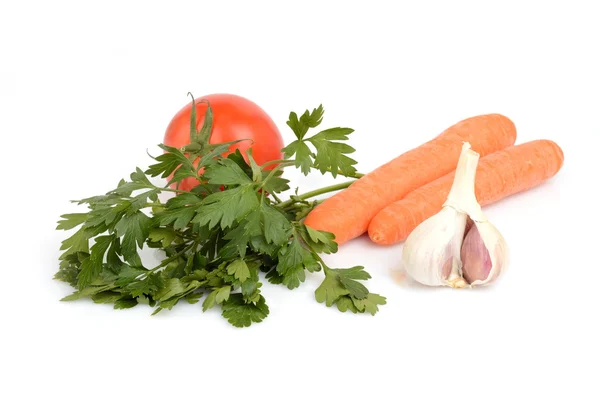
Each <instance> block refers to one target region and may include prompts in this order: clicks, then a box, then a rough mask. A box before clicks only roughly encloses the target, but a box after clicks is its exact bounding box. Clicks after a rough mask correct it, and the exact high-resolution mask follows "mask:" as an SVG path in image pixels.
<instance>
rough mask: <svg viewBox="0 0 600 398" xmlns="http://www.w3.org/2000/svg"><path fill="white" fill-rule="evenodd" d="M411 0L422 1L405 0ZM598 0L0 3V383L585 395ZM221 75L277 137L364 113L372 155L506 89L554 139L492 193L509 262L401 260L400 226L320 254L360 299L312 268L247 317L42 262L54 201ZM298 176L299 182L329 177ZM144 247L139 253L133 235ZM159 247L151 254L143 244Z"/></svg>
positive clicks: (143, 145) (134, 161) (275, 289)
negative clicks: (318, 113) (156, 300)
mask: <svg viewBox="0 0 600 398" xmlns="http://www.w3.org/2000/svg"><path fill="white" fill-rule="evenodd" d="M417 4H418V5H417ZM596 10H597V2H594V1H588V2H583V1H564V2H556V1H539V2H534V1H518V2H511V1H498V2H490V1H478V2H470V3H467V2H456V1H453V2H431V1H420V2H416V1H415V2H392V1H389V2H383V1H369V2H366V1H356V2H355V1H343V2H342V1H340V2H334V1H324V0H323V1H318V2H317V1H306V0H304V1H298V2H285V1H277V2H275V1H274V2H261V1H256V0H255V1H247V2H239V3H233V2H228V1H195V2H180V1H170V2H160V3H159V2H152V1H144V2H126V1H119V2H116V1H114V2H113V1H103V2H65V1H48V2H43V1H39V2H33V1H18V2H17V1H6V2H2V4H1V5H0V133H1V139H2V141H1V144H0V145H1V148H2V155H1V157H0V162H1V171H2V176H3V184H2V185H3V187H2V189H1V191H2V194H1V196H0V200H1V209H2V215H1V220H2V227H1V228H0V234H1V242H2V258H1V260H0V264H1V266H2V274H1V275H2V276H1V279H0V281H1V282H0V286H1V288H0V289H1V290H0V292H1V296H2V299H3V300H2V304H3V308H2V315H1V319H2V320H1V321H0V322H1V323H2V326H1V327H0V334H1V335H2V338H1V339H0V341H1V342H0V347H1V350H0V362H1V363H2V365H4V366H3V368H4V370H2V372H1V373H0V395H1V396H3V397H11V398H12V397H24V396H30V395H31V396H33V395H32V394H34V395H40V394H44V395H47V394H52V395H56V396H61V397H75V396H77V397H82V396H85V397H100V396H116V397H122V396H123V397H124V396H145V397H165V396H183V395H184V394H185V396H209V395H212V394H213V393H220V394H223V395H226V396H229V395H238V396H263V397H265V396H315V397H321V396H326V395H327V394H329V395H331V396H341V397H346V396H368V397H387V396H390V397H392V396H394V397H398V396H404V397H429V396H439V395H441V394H444V396H447V397H452V396H461V397H480V396H484V397H509V396H517V395H518V396H545V395H547V394H555V395H556V396H577V397H598V396H599V394H600V387H599V386H598V381H594V378H597V376H598V370H599V368H600V366H599V363H598V361H599V360H598V358H599V355H600V348H599V343H598V341H599V338H600V328H599V327H598V314H599V311H598V304H600V300H599V299H600V295H599V294H598V280H599V277H600V271H599V270H600V260H599V258H598V254H597V247H598V238H600V232H599V229H598V227H597V225H596V223H598V222H599V221H600V219H599V217H598V210H597V206H598V204H599V196H598V194H597V193H595V192H597V189H598V188H597V187H596V185H597V184H598V183H599V179H598V172H600V167H599V166H598V159H599V155H598V144H599V139H598V135H599V133H600V118H599V114H598V112H599V110H600V94H599V93H600V74H599V73H600V59H599V58H598V49H599V48H600V46H599V44H600V43H599V40H600V24H599V23H598V20H599V17H600V15H599V13H598V11H596ZM188 91H191V92H192V93H194V94H195V95H196V96H201V95H204V94H209V93H214V92H230V93H235V94H239V95H242V96H246V97H248V98H250V99H252V100H253V101H255V102H256V103H258V104H259V105H260V106H261V107H263V108H264V109H265V110H266V111H267V112H268V113H269V114H270V115H271V116H272V117H273V119H274V120H275V121H276V123H277V125H278V126H279V127H280V129H281V131H282V134H283V135H284V138H285V141H286V142H290V140H291V139H292V134H291V132H290V131H289V130H288V129H287V127H286V125H285V120H286V118H287V115H288V113H289V111H291V110H295V111H303V110H304V109H306V108H312V107H315V106H318V104H320V103H322V104H323V105H324V107H325V110H326V111H325V119H324V124H323V125H324V126H327V127H332V126H337V125H344V126H349V127H353V128H355V129H356V133H354V134H353V137H352V145H353V146H355V147H356V148H357V152H356V158H357V159H358V160H359V166H360V167H359V168H360V171H363V172H367V171H370V170H372V169H374V168H375V167H377V166H378V165H381V164H383V163H385V162H387V161H388V160H390V159H392V158H393V157H395V156H397V155H399V154H400V153H402V152H404V151H406V150H408V149H411V148H413V147H415V146H417V145H419V144H421V143H423V142H424V141H426V140H429V139H430V138H432V137H433V136H435V135H437V134H438V133H439V132H441V131H442V130H444V129H445V128H447V127H449V126H450V125H452V124H454V123H455V122H457V121H459V120H461V119H463V118H466V117H470V116H474V115H477V114H481V113H491V112H498V113H503V114H505V115H506V116H508V117H510V118H511V119H512V120H513V121H514V122H515V124H516V126H517V131H518V138H517V142H518V143H521V142H525V141H529V140H533V139H538V138H547V139H552V140H555V141H556V142H557V143H558V144H559V145H560V146H561V147H562V148H563V150H564V153H565V164H564V167H563V169H562V170H561V171H560V173H559V174H558V175H557V176H556V177H555V178H553V179H552V180H550V181H548V182H547V183H545V184H543V185H542V186H540V187H538V188H536V189H533V190H531V191H528V192H526V193H524V194H519V195H516V196H514V197H511V198H509V199H506V200H503V201H502V202H500V203H498V204H495V205H493V206H489V207H487V208H485V210H486V213H487V215H488V217H489V218H490V219H491V220H492V221H493V222H494V223H495V224H496V225H497V227H498V228H499V229H500V231H502V233H503V234H504V235H505V237H506V239H507V240H508V242H509V244H510V248H511V254H512V263H511V267H510V269H509V271H508V272H507V273H506V274H505V275H504V277H503V279H501V280H499V281H498V283H496V284H495V285H494V286H491V287H489V288H485V289H473V290H461V291H454V290H450V289H444V288H440V289H429V288H427V289H426V288H417V287H415V286H413V285H411V284H409V283H407V282H406V281H402V280H399V279H398V278H397V275H396V274H395V273H394V270H395V269H397V267H398V263H399V257H400V254H401V251H402V245H397V246H393V247H385V248H382V247H377V246H375V245H374V244H371V243H370V242H369V240H368V238H360V239H357V240H355V241H352V242H351V243H349V244H346V245H344V246H343V247H342V248H341V250H340V251H339V252H338V253H337V254H335V255H332V256H329V257H328V258H327V261H328V263H329V264H330V265H331V266H334V267H347V266H351V265H356V264H362V265H364V266H365V267H366V268H367V269H368V271H369V272H370V273H371V274H372V276H373V278H372V279H371V280H370V281H368V282H367V286H368V287H369V288H370V289H371V290H372V291H374V292H378V293H381V294H383V295H384V296H386V297H387V299H388V304H387V305H385V306H383V307H382V308H381V311H380V312H379V313H378V314H377V315H376V316H374V317H371V316H370V315H365V316H359V315H353V314H349V313H346V314H342V313H339V312H338V311H337V310H336V309H333V308H326V307H325V306H324V305H322V304H318V303H316V302H315V300H314V298H313V294H314V293H313V292H314V290H315V288H316V287H317V286H318V284H319V283H320V281H321V276H320V275H311V276H309V278H308V279H307V282H306V283H305V284H304V286H303V287H302V288H300V289H298V290H295V291H287V290H286V289H285V288H283V287H280V286H265V289H264V294H265V296H266V298H267V302H268V304H269V305H270V309H271V315H270V316H269V317H268V318H267V319H266V320H265V321H264V322H263V323H261V324H257V325H254V326H253V327H251V328H247V329H235V328H233V327H230V326H229V325H228V324H227V323H226V321H225V320H224V319H223V318H221V316H220V314H219V312H218V311H210V312H208V313H204V314H203V313H202V312H201V306H200V305H199V304H197V305H188V304H180V305H178V306H176V308H174V309H173V310H172V311H170V312H169V311H163V313H161V314H160V315H159V316H155V317H150V312H151V311H150V310H149V309H148V308H145V307H142V306H138V307H136V308H134V309H131V310H126V311H114V310H112V308H111V307H110V306H104V305H95V304H91V303H90V302H87V301H81V302H74V303H62V302H59V299H60V298H61V297H63V296H64V295H66V294H68V293H70V291H71V289H70V287H69V286H67V285H66V284H63V283H60V282H57V281H54V280H52V276H53V274H54V272H55V271H56V270H57V266H58V261H57V257H58V255H59V251H58V247H59V244H60V241H61V240H62V239H64V238H65V237H66V236H67V235H66V233H63V232H62V231H55V230H54V228H55V226H56V221H57V219H58V216H59V215H60V214H63V213H67V212H72V211H73V210H75V209H74V207H73V205H71V204H70V202H69V200H71V199H78V198H82V197H85V196H90V195H94V194H99V193H104V192H105V191H106V190H108V189H112V188H113V187H114V186H115V184H116V182H117V181H118V180H119V179H120V178H121V177H125V176H127V175H128V174H129V173H130V172H131V171H132V170H133V169H134V167H135V166H142V167H143V166H146V165H147V164H148V160H149V158H148V157H147V155H146V149H148V150H149V151H151V152H152V153H155V154H156V153H157V152H156V146H155V145H156V144H158V143H160V141H161V140H162V138H163V133H164V130H165V128H166V125H167V123H168V122H169V120H170V118H171V117H172V116H173V115H174V113H175V112H176V111H178V110H179V109H180V108H181V107H182V106H183V105H185V104H186V103H187V102H188V99H189V98H188V97H187V96H186V94H187V92H188ZM290 175H291V176H292V177H293V182H294V183H296V184H299V185H300V186H301V187H302V189H303V190H308V189H311V188H315V187H318V186H323V185H324V184H327V183H330V182H331V180H330V179H327V178H323V177H320V176H319V175H316V176H312V177H309V178H299V177H297V174H290ZM147 257H148V256H147ZM154 260H156V259H153V258H152V256H151V255H150V260H149V261H154Z"/></svg>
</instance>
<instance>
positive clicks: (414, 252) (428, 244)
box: [402, 207, 467, 286]
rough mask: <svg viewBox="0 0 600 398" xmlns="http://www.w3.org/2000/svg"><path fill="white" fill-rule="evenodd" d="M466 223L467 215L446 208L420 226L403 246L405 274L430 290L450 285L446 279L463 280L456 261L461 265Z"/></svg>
mask: <svg viewBox="0 0 600 398" xmlns="http://www.w3.org/2000/svg"><path fill="white" fill-rule="evenodd" d="M466 223H467V215H466V214H464V213H460V212H457V211H456V210H454V209H453V208H451V207H444V208H442V210H441V211H440V212H439V213H437V214H436V215H434V216H432V217H430V218H428V219H427V220H425V221H423V222H422V223H421V224H419V226H418V227H417V228H415V229H414V230H413V232H412V233H411V234H410V235H409V236H408V238H407V239H406V242H405V243H404V250H403V251H402V263H403V264H404V269H405V270H406V272H407V273H408V274H409V275H410V276H411V277H412V278H413V279H415V280H416V281H417V282H419V283H421V284H423V285H428V286H442V285H448V284H449V282H447V280H446V279H447V278H449V277H450V275H452V278H453V279H462V276H461V275H460V266H457V264H456V261H459V262H460V248H461V245H462V240H463V235H464V231H465V226H466ZM407 247H408V248H409V249H408V250H407ZM445 264H446V267H444V265H445ZM448 264H450V266H448ZM444 274H445V275H444ZM459 283H460V282H459Z"/></svg>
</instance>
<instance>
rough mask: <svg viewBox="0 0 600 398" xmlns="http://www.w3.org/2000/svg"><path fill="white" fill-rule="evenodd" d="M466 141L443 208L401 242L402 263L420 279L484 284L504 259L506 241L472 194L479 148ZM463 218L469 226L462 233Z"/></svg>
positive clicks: (495, 274) (449, 283)
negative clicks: (476, 148)
mask: <svg viewBox="0 0 600 398" xmlns="http://www.w3.org/2000/svg"><path fill="white" fill-rule="evenodd" d="M470 147H471V146H470V144H469V143H468V142H465V143H464V144H463V149H462V152H461V155H460V158H459V160H458V165H457V168H456V172H455V176H454V181H453V184H452V188H451V190H450V193H449V194H448V198H447V200H446V202H445V203H444V205H443V207H442V210H441V211H440V212H439V213H437V214H435V215H434V216H432V217H430V218H428V219H427V220H425V221H424V222H422V223H421V224H420V225H419V226H417V228H415V229H414V230H413V231H412V232H411V234H410V235H409V236H408V238H407V239H406V242H405V243H404V249H403V251H402V263H403V266H404V269H405V270H406V272H407V274H409V275H410V276H411V277H412V278H413V279H414V280H416V281H417V282H419V283H421V284H424V285H428V286H450V287H455V288H461V287H465V286H476V285H484V284H487V283H490V282H492V281H494V280H495V279H496V278H497V277H498V276H499V275H500V274H501V272H502V269H503V268H505V266H506V264H507V262H508V245H507V244H506V241H505V240H504V238H503V237H502V235H501V234H500V232H499V231H498V230H497V229H496V228H495V227H494V226H493V225H492V224H491V223H490V222H489V221H488V220H487V218H486V217H485V215H484V214H483V211H482V210H481V206H480V205H479V203H478V202H477V198H476V197H475V173H476V171H477V163H478V161H479V154H478V153H476V152H474V151H473V150H471V149H470ZM468 220H472V221H473V223H470V222H469V223H467V221H468ZM467 224H469V226H470V230H469V231H468V232H467V233H466V234H465V231H466V229H467ZM465 265H466V266H465ZM463 271H465V272H463ZM463 274H465V275H463Z"/></svg>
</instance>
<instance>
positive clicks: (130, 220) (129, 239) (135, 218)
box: [116, 211, 153, 264]
mask: <svg viewBox="0 0 600 398" xmlns="http://www.w3.org/2000/svg"><path fill="white" fill-rule="evenodd" d="M152 223H153V222H152V219H151V218H150V217H148V216H147V215H145V214H144V213H142V212H141V211H137V212H135V213H133V214H131V215H126V216H124V217H123V218H121V220H120V221H119V222H118V223H117V225H116V229H117V233H118V236H122V239H121V252H122V253H123V257H125V260H126V261H131V262H134V263H135V264H139V262H140V260H139V256H138V254H137V247H139V248H140V249H141V248H142V247H143V245H144V242H145V241H146V238H148V235H149V234H150V228H151V227H152Z"/></svg>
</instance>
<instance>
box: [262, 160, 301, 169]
mask: <svg viewBox="0 0 600 398" xmlns="http://www.w3.org/2000/svg"><path fill="white" fill-rule="evenodd" d="M293 163H294V160H291V159H290V160H285V159H275V160H270V161H268V162H265V163H263V164H262V165H261V166H260V167H262V168H264V167H266V166H270V165H272V164H288V165H289V164H293Z"/></svg>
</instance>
